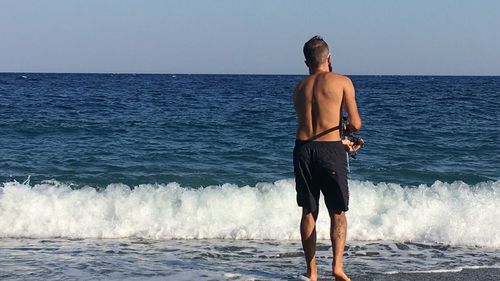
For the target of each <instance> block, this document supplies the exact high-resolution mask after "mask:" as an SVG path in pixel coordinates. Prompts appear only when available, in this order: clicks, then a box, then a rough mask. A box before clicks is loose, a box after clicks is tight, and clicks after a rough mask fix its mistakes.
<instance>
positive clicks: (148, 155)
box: [0, 73, 500, 280]
mask: <svg viewBox="0 0 500 281" xmlns="http://www.w3.org/2000/svg"><path fill="white" fill-rule="evenodd" d="M302 78H303V76H280V75H269V76H258V75H132V74H128V75H125V74H121V75H113V74H15V73H10V74H9V73H6V74H0V157H1V158H0V182H1V185H0V265H1V267H0V278H1V279H2V280H3V279H12V280H29V279H31V280H39V279H54V280H59V279H65V280H72V279H74V280H95V279H130V280H136V279H137V280H141V279H155V278H156V279H158V280H165V279H167V280H174V279H175V280H226V279H239V280H290V279H293V278H295V276H296V275H298V274H301V273H302V272H303V271H304V264H303V255H302V250H301V245H300V234H299V231H298V224H299V220H300V212H301V211H300V209H299V208H298V207H297V206H296V203H295V183H294V180H293V170H292V163H291V156H292V149H293V144H294V131H295V115H294V112H293V105H292V102H291V92H292V91H293V88H294V86H295V84H296V83H297V82H298V81H299V80H300V79H302ZM351 78H352V80H353V82H354V85H355V86H356V90H357V101H358V106H359V108H360V113H361V115H362V118H363V121H364V127H363V129H362V131H361V132H360V133H359V134H360V135H361V136H362V137H363V138H364V139H365V141H366V146H365V148H364V149H363V150H362V151H361V152H360V153H359V154H358V157H357V160H352V161H351V162H350V170H351V174H350V180H349V185H350V195H351V198H350V202H351V203H350V204H351V205H350V211H349V212H348V213H347V216H348V221H349V228H348V243H347V247H346V256H345V260H346V261H345V266H346V271H347V272H348V273H350V274H351V275H353V274H354V275H356V274H358V275H359V274H361V275H362V274H370V273H378V274H393V273H398V272H454V271H458V270H461V269H463V268H483V267H493V268H498V267H499V266H500V255H499V250H498V249H499V248H500V221H499V219H498V218H499V217H500V209H499V208H498V206H497V205H498V202H499V199H500V195H499V190H500V189H499V188H500V139H499V136H500V109H499V106H500V90H499V89H500V77H432V76H352V77H351ZM328 231H329V219H328V215H327V212H326V211H325V207H324V205H323V204H321V206H320V215H319V219H318V238H319V239H320V241H319V245H318V263H319V266H320V270H321V272H320V274H322V276H327V275H328V268H329V264H330V263H331V247H330V243H329V241H328V239H329V234H328Z"/></svg>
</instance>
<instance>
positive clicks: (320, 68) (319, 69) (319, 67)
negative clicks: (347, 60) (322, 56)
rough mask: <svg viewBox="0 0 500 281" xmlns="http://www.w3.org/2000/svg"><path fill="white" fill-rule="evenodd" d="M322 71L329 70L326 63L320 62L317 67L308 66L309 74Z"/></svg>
mask: <svg viewBox="0 0 500 281" xmlns="http://www.w3.org/2000/svg"><path fill="white" fill-rule="evenodd" d="M322 72H330V68H329V67H328V64H322V65H320V66H318V67H317V68H309V75H314V74H318V73H322Z"/></svg>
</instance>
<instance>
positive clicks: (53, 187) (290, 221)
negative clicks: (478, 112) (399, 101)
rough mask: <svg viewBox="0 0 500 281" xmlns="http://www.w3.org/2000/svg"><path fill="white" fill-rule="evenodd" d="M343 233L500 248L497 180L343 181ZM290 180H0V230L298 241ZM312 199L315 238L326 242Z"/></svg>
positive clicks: (325, 224) (7, 233)
mask: <svg viewBox="0 0 500 281" xmlns="http://www.w3.org/2000/svg"><path fill="white" fill-rule="evenodd" d="M350 187H351V192H350V194H351V200H350V201H351V203H350V204H351V205H350V211H349V212H348V220H349V230H348V239H349V240H351V241H353V240H396V241H409V240H410V241H423V242H442V243H447V244H453V245H478V246H486V247H500V221H499V218H500V208H498V206H497V204H498V202H500V200H499V199H500V193H499V188H500V181H496V182H484V183H480V184H477V185H467V184H465V183H462V182H455V183H442V182H439V181H438V182H435V183H434V184H433V185H432V186H426V185H421V186H419V187H413V188H408V187H402V186H400V185H397V184H387V183H379V184H374V183H372V182H369V181H364V182H361V181H350ZM300 214H301V211H300V209H299V208H298V207H297V206H296V203H295V185H294V181H293V180H281V181H277V182H275V183H260V184H257V185H256V186H254V187H250V186H244V187H238V186H236V185H232V184H224V185H222V186H208V187H205V188H201V189H193V188H187V187H181V186H180V185H179V184H177V183H169V184H166V185H160V184H155V185H152V184H144V185H139V186H136V187H134V188H133V189H131V188H130V187H128V186H126V185H123V184H112V185H109V186H108V187H107V188H106V189H105V190H104V191H101V192H98V191H96V190H95V189H94V188H92V187H86V188H82V189H77V190H76V189H75V190H74V189H72V188H71V187H70V186H68V185H66V184H64V183H60V182H56V181H47V182H44V183H41V184H36V185H33V186H31V185H29V184H28V183H25V184H22V183H18V182H7V183H3V185H2V186H0V237H37V238H42V237H74V238H78V237H79V238H90V237H93V238H95V237H97V238H118V237H142V238H149V239H202V238H224V239H278V240H286V239H300V236H299V231H298V225H299V220H300ZM328 230H329V219H328V214H327V212H326V210H325V207H324V205H323V203H322V205H321V206H320V215H319V220H318V238H320V239H328V238H329V236H328V235H329V234H328Z"/></svg>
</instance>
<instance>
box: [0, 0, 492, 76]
mask: <svg viewBox="0 0 500 281" xmlns="http://www.w3.org/2000/svg"><path fill="white" fill-rule="evenodd" d="M316 34H319V35H322V36H323V37H324V38H325V39H326V40H327V42H328V43H329V44H330V47H331V51H332V53H333V56H334V69H335V70H337V71H338V72H341V73H346V74H439V75H445V74H451V75H500V1H498V0H477V1H474V0H469V1H461V0H414V1H407V0H376V1H375V0H366V1H356V0H350V1H334V0H329V1H305V0H302V1H295V0H251V1H238V0H178V1H170V0H147V1H138V0H137V1H131V0H79V1H78V0H0V72H131V73H259V74H260V73H262V74H304V73H306V72H307V69H306V68H305V65H304V64H303V56H302V46H303V44H304V42H305V41H307V39H309V38H310V37H311V36H313V35H316Z"/></svg>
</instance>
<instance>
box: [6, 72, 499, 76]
mask: <svg viewBox="0 0 500 281" xmlns="http://www.w3.org/2000/svg"><path fill="white" fill-rule="evenodd" d="M337 73H338V72H337ZM0 74H20V75H22V74H94V75H226V76H228V75H235V76H245V75H248V76H257V75H261V76H307V75H308V74H307V73H182V72H181V73H175V72H172V73H167V72H58V71H47V72H42V71H0ZM339 74H342V75H346V76H444V77H499V76H500V74H416V73H404V74H388V73H383V74H353V73H350V74H345V73H339Z"/></svg>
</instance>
